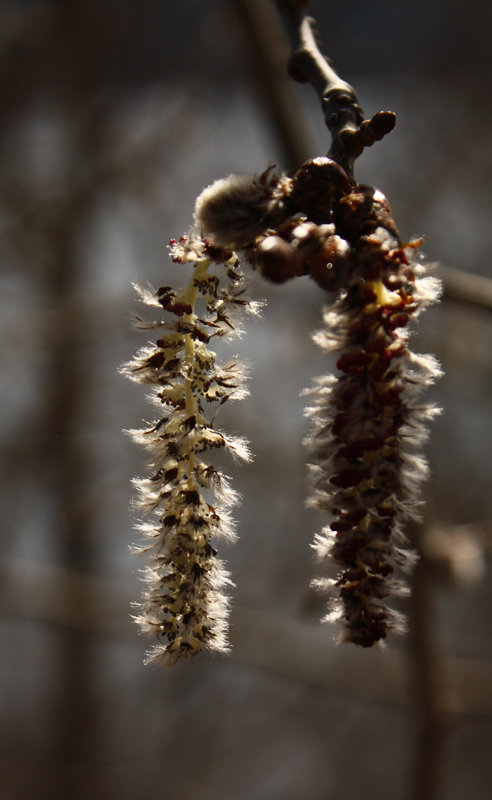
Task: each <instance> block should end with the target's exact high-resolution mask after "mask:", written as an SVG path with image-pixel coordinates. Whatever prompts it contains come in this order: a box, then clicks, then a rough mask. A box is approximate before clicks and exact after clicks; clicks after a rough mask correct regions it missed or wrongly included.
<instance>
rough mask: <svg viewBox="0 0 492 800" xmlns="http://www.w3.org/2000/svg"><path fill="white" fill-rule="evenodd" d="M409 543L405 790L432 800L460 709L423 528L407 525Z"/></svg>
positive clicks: (413, 799) (421, 799)
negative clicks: (411, 728) (411, 714)
mask: <svg viewBox="0 0 492 800" xmlns="http://www.w3.org/2000/svg"><path fill="white" fill-rule="evenodd" d="M409 527H410V533H411V539H412V542H413V544H414V546H415V547H416V548H417V550H418V552H419V553H420V559H419V562H418V564H417V566H416V568H415V572H414V574H413V576H412V586H411V589H412V592H411V595H410V604H409V621H410V655H411V669H412V676H411V681H412V684H413V692H414V696H415V702H416V705H417V709H418V712H419V727H420V732H419V736H418V739H417V742H416V747H417V752H416V755H415V765H414V766H412V778H411V781H410V787H409V791H410V793H409V798H410V800H434V798H436V797H437V796H438V794H439V787H440V786H441V783H442V774H441V773H442V770H443V763H442V751H443V747H444V741H445V737H446V734H447V732H448V730H449V727H450V723H451V721H452V718H453V715H454V713H455V712H456V710H457V708H458V707H459V704H458V702H457V698H456V696H455V694H454V693H453V691H452V689H451V685H450V678H449V674H448V670H449V664H446V663H445V659H444V658H443V656H442V655H441V654H440V650H439V643H438V641H437V625H436V619H435V615H436V609H435V604H434V602H433V596H432V587H433V583H434V574H433V571H432V568H431V564H430V563H429V561H428V559H427V558H426V556H425V555H424V551H425V535H426V531H425V527H424V526H423V525H422V524H421V523H411V524H410V526H409Z"/></svg>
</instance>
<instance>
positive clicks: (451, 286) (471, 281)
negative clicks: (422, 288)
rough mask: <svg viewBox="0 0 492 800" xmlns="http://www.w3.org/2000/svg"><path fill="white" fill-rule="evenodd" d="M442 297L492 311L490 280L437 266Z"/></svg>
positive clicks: (491, 283)
mask: <svg viewBox="0 0 492 800" xmlns="http://www.w3.org/2000/svg"><path fill="white" fill-rule="evenodd" d="M438 274H439V276H440V277H441V278H442V282H443V287H444V296H445V297H452V298H453V299H454V300H461V301H462V302H464V303H472V304H473V305H477V306H481V307H482V308H489V309H492V280H491V279H490V278H485V277H483V275H474V274H473V273H471V272H464V271H463V270H461V269H454V268H452V267H444V266H441V265H439V268H438Z"/></svg>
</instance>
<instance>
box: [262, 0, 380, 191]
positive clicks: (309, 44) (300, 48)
mask: <svg viewBox="0 0 492 800" xmlns="http://www.w3.org/2000/svg"><path fill="white" fill-rule="evenodd" d="M278 5H279V8H280V11H281V13H282V17H283V19H284V22H285V25H286V28H287V31H288V33H289V36H290V39H291V46H292V55H291V57H290V59H289V64H288V69H289V73H290V75H291V77H292V78H294V80H296V81H299V82H301V83H306V82H309V83H311V84H312V85H313V87H314V89H315V90H316V92H317V94H318V96H319V98H320V101H321V106H322V108H323V113H324V117H325V122H326V124H327V126H328V128H329V130H330V132H331V136H332V144H331V148H330V151H329V153H328V155H329V157H330V158H332V159H333V160H334V161H336V162H337V163H338V164H340V166H341V167H343V169H344V170H345V172H346V173H347V175H348V176H349V178H350V180H351V181H352V182H354V183H355V181H354V177H353V164H354V161H355V159H356V158H358V156H360V154H361V153H362V151H363V150H364V148H365V147H370V146H371V145H372V144H374V142H376V141H378V140H380V139H382V138H383V136H385V135H386V134H387V133H389V132H390V131H392V130H393V128H394V127H395V124H396V116H395V114H394V113H393V112H392V111H379V112H378V113H377V114H375V115H374V116H373V117H372V119H371V120H364V114H363V111H362V109H361V107H360V105H359V101H358V99H357V95H356V93H355V91H354V89H353V88H352V86H350V84H348V83H346V82H345V81H343V80H342V79H341V78H340V77H339V76H338V75H337V73H336V72H335V70H334V69H333V67H332V66H331V63H330V61H329V59H328V60H327V59H326V58H325V56H323V55H322V53H321V51H320V41H319V37H318V35H317V30H316V22H315V20H314V19H313V18H312V17H307V16H305V12H304V6H305V5H306V4H299V3H294V2H286V0H278Z"/></svg>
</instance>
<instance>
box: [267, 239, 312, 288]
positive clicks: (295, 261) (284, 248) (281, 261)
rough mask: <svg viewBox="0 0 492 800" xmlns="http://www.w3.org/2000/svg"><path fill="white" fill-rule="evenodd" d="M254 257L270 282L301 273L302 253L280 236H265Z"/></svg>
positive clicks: (278, 281) (288, 278)
mask: <svg viewBox="0 0 492 800" xmlns="http://www.w3.org/2000/svg"><path fill="white" fill-rule="evenodd" d="M256 259H257V261H258V263H259V265H260V267H261V271H262V274H263V276H264V277H265V278H268V280H270V281H272V283H285V281H288V280H290V279H291V278H295V277H297V276H299V275H302V262H303V259H302V253H301V252H300V250H299V248H297V247H295V246H294V245H293V244H291V243H290V242H287V241H286V240H285V239H282V238H281V237H280V236H266V237H265V238H264V239H262V241H261V242H260V243H259V245H258V247H257V248H256Z"/></svg>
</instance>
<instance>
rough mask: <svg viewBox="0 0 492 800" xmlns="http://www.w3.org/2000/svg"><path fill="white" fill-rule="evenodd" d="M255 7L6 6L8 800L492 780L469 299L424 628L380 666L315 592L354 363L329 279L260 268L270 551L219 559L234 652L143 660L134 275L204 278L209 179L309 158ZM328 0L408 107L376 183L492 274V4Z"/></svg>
mask: <svg viewBox="0 0 492 800" xmlns="http://www.w3.org/2000/svg"><path fill="white" fill-rule="evenodd" d="M258 1H259V2H260V0H258ZM266 4H267V0H264V2H263V5H266ZM253 5H254V4H253ZM245 6H246V7H251V3H250V4H249V6H248V4H245V3H244V2H241V3H239V1H238V2H236V1H235V0H229V2H226V0H223V2H220V1H219V0H207V2H205V1H203V2H199V1H198V0H182V1H181V2H179V3H177V2H170V1H169V0H168V1H166V0H160V1H158V0H142V1H141V2H135V0H133V1H130V0H118V1H117V0H98V2H95V1H94V2H91V0H66V1H65V2H58V3H55V2H28V1H26V2H1V3H0V165H1V174H0V232H1V237H0V269H1V274H0V306H1V312H2V313H1V318H0V325H1V328H2V334H3V337H2V338H3V344H2V349H1V353H0V362H1V366H2V370H1V373H0V375H1V377H0V395H1V407H2V416H1V421H0V425H1V431H0V435H1V441H2V445H3V446H2V454H1V462H0V468H1V471H2V485H3V500H2V512H1V513H2V517H3V520H2V521H3V524H2V539H1V556H0V639H1V645H2V648H1V650H2V660H1V666H0V681H1V690H0V692H1V693H0V702H1V706H0V709H1V712H0V745H1V760H0V769H1V773H2V774H1V786H2V791H1V793H2V797H5V798H6V800H7V799H8V800H31V799H32V800H45V799H46V800H48V799H51V798H53V799H54V798H91V800H92V799H94V800H96V799H97V798H103V797H104V798H111V797H118V798H119V799H120V800H137V798H138V799H139V800H140V798H146V799H147V798H149V800H154V798H155V800H157V798H161V797H162V798H164V797H165V798H168V800H189V798H192V797H193V798H196V800H246V798H253V797H254V798H255V800H277V798H283V800H318V799H321V798H328V797H329V798H333V800H358V799H359V798H364V800H376V798H377V800H406V799H407V798H410V797H413V798H419V800H425V798H426V797H427V798H429V800H430V798H437V797H440V798H445V800H468V798H469V797H471V796H474V797H476V798H477V800H480V799H481V798H487V797H489V795H490V784H491V780H492V772H491V760H490V748H491V745H492V667H491V661H492V639H491V637H490V633H489V632H490V623H491V621H492V604H491V601H492V597H491V589H490V569H491V567H490V552H491V541H492V537H491V531H492V525H491V524H490V521H491V520H492V492H491V477H492V459H491V457H490V453H491V450H492V424H491V423H492V409H491V405H490V389H491V384H492V356H491V349H492V317H491V311H490V310H488V309H487V308H483V307H482V306H481V305H480V304H476V303H475V304H472V303H468V302H463V301H460V300H458V299H456V298H455V299H452V298H450V297H448V296H446V295H445V297H444V300H443V302H442V304H441V305H439V306H437V307H435V308H434V309H431V310H430V311H428V312H426V314H425V315H424V317H423V318H422V320H421V324H420V326H419V328H420V334H419V336H418V337H416V338H415V340H414V346H415V348H416V350H417V351H420V352H433V353H436V354H437V356H438V358H439V359H440V360H441V362H442V364H443V367H444V369H445V372H446V377H445V378H444V379H442V380H441V381H440V382H439V385H438V386H437V387H436V388H435V389H434V390H433V391H432V392H431V393H430V394H431V395H432V399H433V400H434V401H435V402H437V403H438V404H439V405H441V406H442V407H443V408H444V414H443V415H442V417H440V418H439V419H438V421H437V422H436V423H435V425H434V426H433V432H432V439H431V442H430V444H429V446H428V447H427V454H428V458H429V461H430V465H431V469H432V478H431V480H430V482H429V484H428V485H427V487H426V490H425V491H426V496H427V499H428V505H427V509H428V510H427V517H426V523H425V526H424V528H423V529H421V531H420V533H418V535H419V536H420V538H421V546H422V549H423V551H424V559H423V564H424V567H425V568H424V569H423V572H422V571H420V572H418V573H417V577H416V578H415V581H416V593H415V596H416V598H417V600H418V602H417V603H416V604H415V605H414V606H412V607H410V608H408V609H407V611H409V612H410V615H411V622H412V631H413V633H412V635H411V636H410V637H408V638H407V639H405V640H400V641H392V642H390V649H389V652H387V653H386V654H383V653H381V652H379V651H376V652H373V651H370V652H365V651H364V652H359V651H355V649H353V648H352V649H351V648H342V649H337V648H335V647H334V645H333V644H332V638H331V636H332V632H331V631H330V630H329V628H328V627H326V626H321V625H320V624H319V622H318V620H319V617H320V616H322V615H323V605H322V603H321V601H320V600H319V599H318V598H317V597H316V596H315V595H314V593H313V592H312V590H311V589H310V588H309V582H310V580H311V578H312V577H313V575H314V572H315V567H314V565H313V563H312V555H311V551H310V547H309V544H310V542H311V541H312V538H313V534H314V532H315V531H316V530H318V529H319V527H320V526H321V524H322V520H321V519H319V518H318V516H317V515H316V514H314V513H312V512H309V511H307V510H306V509H305V507H304V498H305V496H306V481H305V475H306V469H305V454H304V452H303V448H302V438H303V435H304V432H305V421H304V418H303V414H302V411H303V405H304V400H303V399H302V398H300V397H299V393H300V391H301V390H302V389H303V388H304V387H306V386H308V385H309V384H310V383H311V381H312V379H313V378H314V377H315V376H317V375H319V374H322V373H323V372H326V371H328V370H330V369H332V368H333V364H332V363H331V362H330V363H328V364H327V363H326V361H325V359H324V358H323V356H322V355H321V353H320V352H319V351H318V350H317V349H316V347H315V345H314V344H313V343H312V341H311V338H310V334H311V332H313V331H314V330H315V329H316V328H317V326H318V325H319V323H320V319H321V308H322V305H323V303H325V302H327V301H328V300H329V297H328V296H327V295H324V294H323V293H322V291H321V290H319V289H318V288H317V287H316V286H314V285H310V284H309V283H308V282H307V281H305V280H304V281H303V280H299V281H298V282H293V283H292V284H287V285H285V286H281V287H274V286H269V285H266V284H262V283H260V281H257V282H256V284H255V287H254V292H255V294H256V296H258V297H262V296H265V297H267V299H268V307H267V308H266V309H265V312H264V315H263V318H262V319H261V320H259V321H256V322H252V323H249V324H248V328H247V331H246V335H245V337H244V339H243V340H241V341H240V342H238V343H236V345H235V346H236V348H237V351H238V352H240V353H241V355H242V356H243V357H244V358H246V359H248V360H249V361H250V362H251V365H252V380H251V397H250V398H247V399H246V400H245V401H244V402H242V403H239V404H236V405H233V406H232V408H231V409H227V410H224V414H223V419H224V420H227V423H226V422H224V424H227V425H228V427H229V429H231V430H234V431H237V432H239V433H241V434H242V435H246V436H247V437H248V438H249V439H250V440H251V445H252V449H253V452H254V453H255V454H256V458H255V461H254V463H253V464H252V465H249V466H247V467H243V468H241V469H238V468H234V467H232V466H231V465H227V466H225V468H226V471H228V472H230V473H231V474H232V475H233V477H234V485H235V487H236V488H238V489H239V490H240V491H241V493H242V495H243V503H242V506H241V508H240V510H239V511H238V512H237V513H236V516H237V517H238V519H239V534H240V540H239V542H238V543H237V544H236V545H234V547H233V548H228V547H224V545H223V544H222V545H221V554H222V555H223V556H224V557H225V558H226V560H227V561H228V563H229V566H230V568H231V570H232V572H233V579H234V581H235V583H236V588H235V589H234V590H233V600H234V607H233V612H232V618H231V640H232V643H233V645H234V650H233V655H232V656H231V657H228V658H225V657H215V658H211V657H209V656H206V655H202V656H200V657H199V658H197V659H195V660H192V661H190V662H187V663H183V664H178V665H177V666H176V667H174V668H173V670H172V671H169V672H167V673H166V672H163V671H159V670H158V669H153V668H151V667H144V666H143V664H142V659H143V653H144V650H145V648H146V644H147V643H146V642H145V641H144V640H143V639H142V638H139V637H138V635H137V630H136V628H135V627H134V626H133V625H132V623H131V621H130V619H129V603H130V601H131V600H132V599H135V598H137V597H138V594H139V591H140V589H139V585H138V569H139V568H140V565H139V563H138V562H137V561H135V559H134V558H133V557H132V556H131V555H130V553H129V549H128V546H129V544H130V543H131V542H132V541H133V539H134V534H133V532H132V518H131V515H130V513H129V511H128V506H129V501H130V497H131V486H130V479H131V478H132V477H133V476H134V475H135V474H141V473H142V471H143V469H144V455H143V453H141V452H138V451H137V448H135V447H134V446H133V445H132V443H131V442H130V441H129V440H128V438H126V437H124V436H123V435H122V433H121V430H122V429H123V428H132V427H138V426H139V425H140V424H141V420H142V418H144V419H150V418H151V415H152V411H151V410H150V408H149V407H148V406H147V405H146V403H145V399H144V396H143V395H144V392H143V391H142V390H141V387H136V386H134V385H132V384H130V383H128V382H127V381H124V379H123V378H122V377H121V376H119V375H118V374H117V369H118V367H119V366H120V365H121V364H122V363H123V362H124V361H126V360H128V359H129V358H130V357H131V356H132V354H133V352H134V350H135V349H136V348H137V346H139V345H140V344H141V343H142V341H141V337H140V338H138V336H137V335H135V334H134V333H131V332H130V330H129V325H128V318H129V314H130V311H132V310H136V308H137V307H136V306H135V304H134V298H133V293H132V289H131V282H132V280H134V279H135V278H141V279H142V280H149V281H150V282H151V283H154V285H162V284H166V285H169V284H175V285H178V286H179V285H182V284H183V283H185V282H187V281H188V280H189V276H188V273H187V272H186V270H187V267H180V268H179V269H178V268H177V267H176V265H173V264H172V263H171V262H169V260H168V256H167V249H166V245H167V242H168V240H169V239H170V238H171V237H176V238H177V237H178V236H179V235H180V234H181V233H183V232H184V231H186V229H187V228H188V226H189V224H190V222H191V219H192V212H193V206H194V199H195V197H196V196H197V194H198V193H199V192H200V191H201V190H202V188H203V187H204V186H206V185H207V184H209V183H210V182H212V181H213V180H215V179H217V178H220V177H223V176H225V175H228V174H230V173H238V174H241V173H245V172H261V171H263V170H264V169H265V167H266V166H267V165H268V164H270V163H272V162H276V163H277V164H278V165H279V166H280V167H283V168H286V169H292V168H295V166H297V164H292V157H288V156H287V155H286V150H285V143H283V141H282V138H281V136H280V135H279V129H280V130H281V129H282V125H281V124H280V123H279V120H278V117H277V118H276V117H275V115H273V116H272V110H271V109H272V106H271V102H269V103H268V105H266V103H265V97H266V94H265V74H264V72H263V71H262V67H261V65H260V66H259V64H260V62H259V56H258V52H257V43H256V44H255V42H252V40H251V34H250V32H249V28H248V26H247V25H245V22H244V19H245V18H244V13H245V12H244V8H245ZM311 12H312V14H313V15H314V16H315V17H316V18H317V19H318V23H319V30H320V32H321V35H322V37H323V40H324V43H325V50H326V52H327V53H329V55H330V56H331V58H332V59H333V61H334V63H335V66H336V68H337V70H338V71H339V73H340V74H341V75H342V77H343V78H344V79H345V80H347V81H348V82H349V83H351V84H352V85H353V86H354V87H355V88H356V90H357V93H358V96H359V100H360V102H361V105H362V107H363V108H364V110H365V113H366V115H367V116H371V115H372V114H373V113H375V112H376V111H379V110H382V109H385V110H392V111H395V112H396V114H397V127H396V129H395V131H394V132H393V133H392V134H391V135H390V136H388V137H387V139H385V140H384V141H383V142H380V143H376V144H375V145H374V147H373V148H371V149H370V150H367V151H366V152H365V153H364V155H363V156H362V157H361V159H360V162H358V163H357V165H356V176H357V178H358V180H359V181H360V182H368V183H373V184H376V185H377V186H378V187H379V188H380V189H381V190H382V191H383V192H384V193H385V194H386V195H387V196H388V197H389V199H390V202H391V205H392V208H393V212H394V216H395V219H396V221H397V224H398V226H399V229H400V231H401V233H402V236H403V238H406V239H409V238H411V237H412V236H420V235H423V234H425V237H426V238H425V244H424V247H423V249H424V252H425V253H426V255H427V257H428V259H429V260H431V261H434V260H435V261H439V262H441V263H442V264H443V265H445V266H448V267H451V268H455V269H459V270H464V271H467V272H471V273H475V274H479V275H482V276H484V277H489V278H492V267H491V262H490V256H489V252H490V249H491V246H492V226H491V224H490V219H491V211H492V199H491V192H490V186H491V177H492V176H491V172H492V147H491V143H492V138H491V133H490V131H491V121H492V119H491V118H492V113H491V111H492V110H491V104H490V97H491V90H492V80H491V69H490V68H491V60H492V47H491V36H490V30H491V16H492V10H491V6H490V5H489V4H486V3H484V2H478V1H477V0H469V2H467V3H462V2H458V0H445V1H444V0H440V1H436V2H432V0H431V2H425V3H424V2H420V1H419V0H412V2H410V1H409V0H401V2H399V1H398V0H386V1H385V2H384V1H383V0H381V1H379V0H373V1H372V2H367V0H364V1H362V0H361V1H360V2H353V1H350V0H345V2H338V3H331V2H321V0H318V2H316V0H313V3H312V8H311ZM272 35H273V34H272ZM267 40H268V37H267ZM289 90H290V92H291V94H289V105H290V106H291V115H292V119H293V120H294V122H295V124H297V125H298V126H299V128H301V127H303V128H304V129H305V134H304V142H305V146H306V148H307V151H308V152H307V153H306V155H307V156H309V155H311V156H315V155H322V154H325V153H326V151H327V149H328V146H329V137H328V133H327V131H326V130H325V128H324V125H323V120H322V116H321V113H320V110H319V105H318V101H317V98H316V97H315V95H314V92H313V90H312V89H311V87H310V86H299V85H294V84H293V85H292V86H290V85H289ZM183 269H184V270H185V273H186V274H183ZM226 412H227V413H226ZM416 535H417V534H416ZM418 581H420V583H419V582H418ZM415 631H416V632H417V634H419V632H420V638H419V635H415ZM419 665H420V671H419ZM429 676H431V677H430V678H429ZM422 753H423V754H422ZM426 758H427V761H426ZM425 792H427V794H425Z"/></svg>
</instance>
